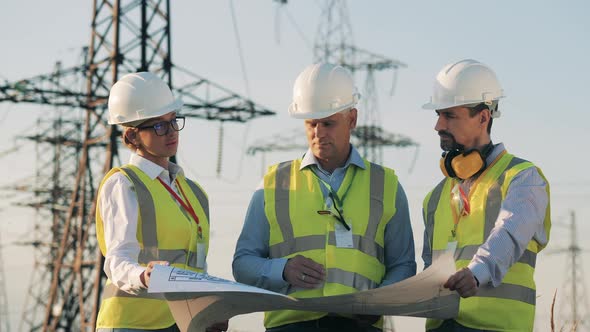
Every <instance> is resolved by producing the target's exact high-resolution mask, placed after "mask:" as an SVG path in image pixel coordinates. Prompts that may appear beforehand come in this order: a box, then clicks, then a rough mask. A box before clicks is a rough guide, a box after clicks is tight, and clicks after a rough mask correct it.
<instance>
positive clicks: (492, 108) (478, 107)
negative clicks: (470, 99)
mask: <svg viewBox="0 0 590 332" xmlns="http://www.w3.org/2000/svg"><path fill="white" fill-rule="evenodd" d="M467 108H468V109H469V116H470V117H474V116H476V115H477V114H479V112H481V111H483V110H485V109H487V110H489V111H490V115H491V113H493V112H497V111H498V101H497V100H494V101H493V102H492V105H487V104H486V103H479V104H477V105H475V106H472V107H467ZM493 122H494V118H492V117H491V116H490V122H488V128H487V130H488V134H490V133H491V132H492V123H493Z"/></svg>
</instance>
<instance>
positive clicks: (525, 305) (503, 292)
mask: <svg viewBox="0 0 590 332" xmlns="http://www.w3.org/2000/svg"><path fill="white" fill-rule="evenodd" d="M502 165H503V166H502ZM529 167H534V165H533V164H531V163H530V162H528V161H526V160H523V159H520V158H516V157H514V156H512V155H509V154H505V155H504V156H502V157H501V158H500V160H499V161H498V164H497V165H495V164H493V165H492V166H491V167H490V170H489V176H497V179H496V180H495V184H493V185H489V187H488V191H487V197H486V198H485V203H484V204H485V211H484V215H483V217H484V219H485V220H484V223H483V229H482V231H483V237H482V238H483V241H484V242H485V240H486V239H487V238H488V237H489V235H490V234H491V231H492V229H493V228H494V226H495V223H496V220H497V217H498V215H499V213H500V207H501V204H502V201H503V199H504V197H505V195H506V193H507V191H508V188H509V185H510V182H511V181H512V179H513V178H514V176H516V175H517V174H518V173H519V172H521V171H522V170H524V169H527V168H529ZM493 172H496V173H493ZM497 172H501V173H500V174H499V175H494V174H498V173H497ZM541 175H542V174H541ZM485 176H486V173H484V174H482V175H481V177H482V178H485ZM492 179H493V178H492ZM451 185H452V180H450V179H445V180H443V181H442V182H441V183H439V184H438V185H437V186H436V187H435V189H434V190H433V191H432V192H431V193H430V194H429V196H427V198H426V200H425V202H424V209H425V210H426V211H424V217H425V221H426V225H425V228H426V234H427V238H428V242H429V243H430V244H433V245H434V244H435V239H434V232H435V216H436V214H437V209H441V208H443V209H448V204H446V205H445V204H442V205H441V203H442V202H443V200H444V199H450V198H445V197H446V196H447V195H446V193H447V192H448V193H450V187H451ZM443 193H444V194H443ZM470 199H472V198H471V197H470ZM473 199H474V200H476V199H475V198H473ZM476 204H481V203H480V202H477V203H476ZM472 206H474V205H472ZM547 211H549V208H548V209H547ZM462 222H463V221H462ZM545 222H546V223H547V222H549V223H550V220H549V219H548V218H547V216H546V218H545ZM459 227H461V226H459ZM436 236H439V237H444V236H448V235H447V234H437V235H436ZM441 239H442V238H441ZM459 240H460V239H459ZM436 241H437V242H436V243H438V246H439V247H437V248H434V250H432V259H433V260H435V259H436V258H437V257H438V256H440V255H441V254H442V253H443V252H444V251H445V248H441V247H440V245H441V243H440V240H436ZM482 243H483V242H482ZM533 243H534V240H532V241H531V242H530V243H529V245H528V247H527V249H526V250H525V251H524V252H523V254H522V255H521V257H519V259H518V260H517V262H516V263H515V264H514V265H513V266H512V267H511V268H510V269H509V270H508V272H507V273H506V276H505V278H504V282H503V283H502V284H500V285H499V286H498V287H493V286H492V285H491V284H486V285H480V288H479V290H478V293H477V295H476V296H474V297H471V298H469V299H461V309H460V313H459V316H458V317H457V318H456V320H457V321H459V322H460V323H461V324H464V325H466V326H469V327H471V328H476V329H492V330H496V329H498V330H504V329H506V330H510V329H514V328H516V329H524V330H526V329H529V328H531V329H532V320H533V318H534V305H535V299H536V291H535V289H534V281H533V271H534V268H535V265H536V257H537V252H536V251H538V250H536V249H535V248H536V246H535V245H533ZM480 246H481V244H466V245H465V244H461V241H460V242H459V245H458V248H457V250H456V251H455V260H456V261H457V267H458V268H460V267H464V266H467V264H468V263H469V262H470V261H471V260H472V259H473V256H474V255H475V254H476V253H477V250H478V249H479V247H480ZM424 248H425V249H429V248H428V247H427V244H426V243H425V245H424ZM525 266H526V267H527V268H525ZM517 270H518V271H519V272H513V271H517ZM515 273H516V274H515ZM507 279H508V280H512V281H511V282H507V281H506V280H507ZM525 285H532V288H531V287H527V286H525ZM478 298H481V299H482V300H481V301H478V300H477V299H478ZM483 299H486V300H485V301H484V300H483ZM487 299H489V300H487ZM504 300H514V301H518V302H516V303H515V302H498V301H504ZM490 301H492V302H490ZM517 303H521V304H517ZM472 310H477V311H478V312H477V313H473V312H471V311H472ZM482 311H486V312H489V313H490V314H489V315H496V316H497V315H500V316H503V317H504V320H503V321H498V322H497V324H496V325H489V324H490V323H489V322H490V321H493V320H492V319H491V318H490V317H488V316H489V315H485V314H482V313H481V312H482ZM531 317H532V318H531ZM529 318H530V322H528V320H529ZM482 321H483V322H488V323H481V322H482ZM437 322H438V323H437ZM515 322H520V323H515ZM439 324H440V321H436V320H431V319H429V320H428V321H427V328H428V329H430V328H434V327H436V326H437V325H439ZM486 324H488V325H486ZM509 325H510V326H509ZM529 325H530V326H529Z"/></svg>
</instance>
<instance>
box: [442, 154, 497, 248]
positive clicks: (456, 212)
mask: <svg viewBox="0 0 590 332" xmlns="http://www.w3.org/2000/svg"><path fill="white" fill-rule="evenodd" d="M504 154H506V150H504V151H502V152H501V153H500V154H499V155H498V156H497V157H496V159H494V161H493V162H492V163H491V164H490V165H489V166H487V167H486V169H485V170H484V171H483V172H482V173H481V174H480V175H479V176H478V177H477V179H476V180H475V182H474V183H473V184H471V189H470V191H469V195H467V194H465V191H464V190H463V188H462V187H461V183H460V182H456V183H454V184H453V187H451V197H450V198H451V210H452V213H453V223H454V225H453V229H452V230H451V240H452V241H454V240H455V239H456V237H457V227H458V226H459V222H460V221H461V218H462V217H464V216H467V215H469V214H470V213H471V207H470V198H471V193H472V192H473V191H474V190H475V189H474V188H475V187H476V186H477V184H479V181H480V180H481V179H482V178H483V177H484V175H485V174H486V173H487V172H488V170H489V169H491V168H492V167H493V166H494V165H495V164H496V162H498V160H500V159H501V158H502V156H504Z"/></svg>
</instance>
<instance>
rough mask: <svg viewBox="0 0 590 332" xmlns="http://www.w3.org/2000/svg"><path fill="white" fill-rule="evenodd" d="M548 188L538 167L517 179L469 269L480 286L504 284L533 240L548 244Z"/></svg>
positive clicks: (427, 258) (497, 149)
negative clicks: (546, 220)
mask: <svg viewBox="0 0 590 332" xmlns="http://www.w3.org/2000/svg"><path fill="white" fill-rule="evenodd" d="M504 150H506V148H505V147H504V144H502V143H500V144H498V145H496V146H494V150H492V153H490V155H489V156H488V157H487V158H486V162H487V164H488V165H490V164H491V163H492V162H493V161H494V160H495V159H496V158H497V157H498V156H499V155H500V153H502V152H503V151H504ZM547 185H548V184H547V182H546V181H545V180H544V179H543V178H542V177H541V175H540V174H539V171H538V170H537V168H536V167H531V168H527V169H525V170H524V171H522V172H520V173H518V174H517V175H516V176H515V177H514V179H513V180H512V182H511V183H510V187H509V188H508V192H507V193H506V197H505V198H504V200H503V201H502V204H501V206H500V213H499V214H498V218H497V219H496V224H495V226H494V228H493V229H492V231H491V233H490V236H488V238H487V239H486V241H485V242H484V243H483V244H482V245H481V246H480V247H479V249H478V250H477V252H476V253H475V255H474V256H473V259H472V260H471V262H470V263H469V265H468V266H467V267H468V268H469V269H470V270H471V272H472V273H473V275H474V276H475V277H476V278H477V280H478V281H479V284H480V285H484V284H486V283H488V282H489V283H491V284H492V285H493V286H494V287H497V286H498V285H500V284H501V283H502V279H503V278H504V275H506V272H508V269H510V267H511V266H512V265H513V264H514V263H515V262H517V261H518V259H519V258H520V256H522V254H523V253H524V251H525V249H526V247H527V245H528V243H529V241H530V240H531V239H534V240H535V241H537V242H539V244H541V245H545V244H547V241H548V237H547V234H546V232H545V226H544V224H543V222H544V219H545V210H546V209H547V204H549V195H548V194H547V191H546V188H547ZM428 238H429V236H428V234H426V232H424V247H423V250H422V259H423V260H424V268H426V267H428V266H429V265H430V264H431V263H432V257H431V250H430V243H429V239H428Z"/></svg>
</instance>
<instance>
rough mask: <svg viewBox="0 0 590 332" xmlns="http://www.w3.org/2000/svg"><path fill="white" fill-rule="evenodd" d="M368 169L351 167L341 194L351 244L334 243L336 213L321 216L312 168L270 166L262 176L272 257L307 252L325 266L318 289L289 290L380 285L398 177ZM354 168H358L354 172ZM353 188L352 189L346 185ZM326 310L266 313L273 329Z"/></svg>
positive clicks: (321, 291) (323, 291)
mask: <svg viewBox="0 0 590 332" xmlns="http://www.w3.org/2000/svg"><path fill="white" fill-rule="evenodd" d="M364 163H365V166H366V168H365V169H362V168H360V167H357V166H355V165H351V166H350V167H348V169H347V172H346V175H345V177H344V180H343V182H342V184H341V185H340V188H339V190H338V192H337V193H336V194H337V195H338V196H339V197H342V196H344V194H345V193H346V195H345V197H344V200H343V202H341V203H342V205H343V206H342V207H341V208H342V211H343V216H344V219H345V220H346V222H347V223H348V224H349V225H350V226H351V228H352V232H353V246H354V247H353V248H338V247H337V246H336V236H335V231H334V230H335V228H334V227H335V223H337V222H338V220H337V219H336V218H334V217H332V216H326V215H319V214H318V213H317V211H318V210H323V209H324V208H325V206H324V204H325V203H324V202H325V199H324V196H323V194H322V190H321V187H320V181H319V179H318V178H317V177H316V175H315V174H313V172H312V171H311V169H310V168H304V169H302V170H300V169H299V168H300V165H301V160H294V161H288V162H284V163H281V164H278V165H274V166H271V167H270V169H269V172H268V173H267V174H266V175H265V177H264V202H265V213H266V217H267V219H268V222H269V226H270V238H269V256H270V258H290V257H293V256H296V255H303V256H305V257H308V258H310V259H312V260H314V261H315V262H317V263H319V264H322V265H323V266H324V267H325V268H326V282H325V283H324V285H323V287H321V288H317V289H299V288H290V289H289V290H288V294H289V295H290V296H293V297H297V298H311V297H323V296H330V295H340V294H348V293H353V292H357V291H362V290H367V289H372V288H376V287H377V286H378V285H379V284H380V283H381V281H382V280H383V277H384V276H385V263H384V246H385V244H384V233H385V226H386V225H387V223H388V222H389V220H390V219H391V218H392V217H393V216H394V215H395V212H396V211H395V206H394V204H393V202H395V196H396V191H397V176H396V175H395V173H394V171H393V170H391V169H389V168H385V167H382V166H379V165H376V164H373V163H369V162H368V161H366V160H365V161H364ZM355 168H356V170H355ZM349 186H350V188H348V187H349ZM325 315H326V313H322V312H309V311H294V310H278V311H271V312H267V313H265V318H264V325H265V327H266V328H272V327H276V326H280V325H284V324H290V323H294V322H299V321H307V320H314V319H318V318H320V317H323V316H325Z"/></svg>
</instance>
